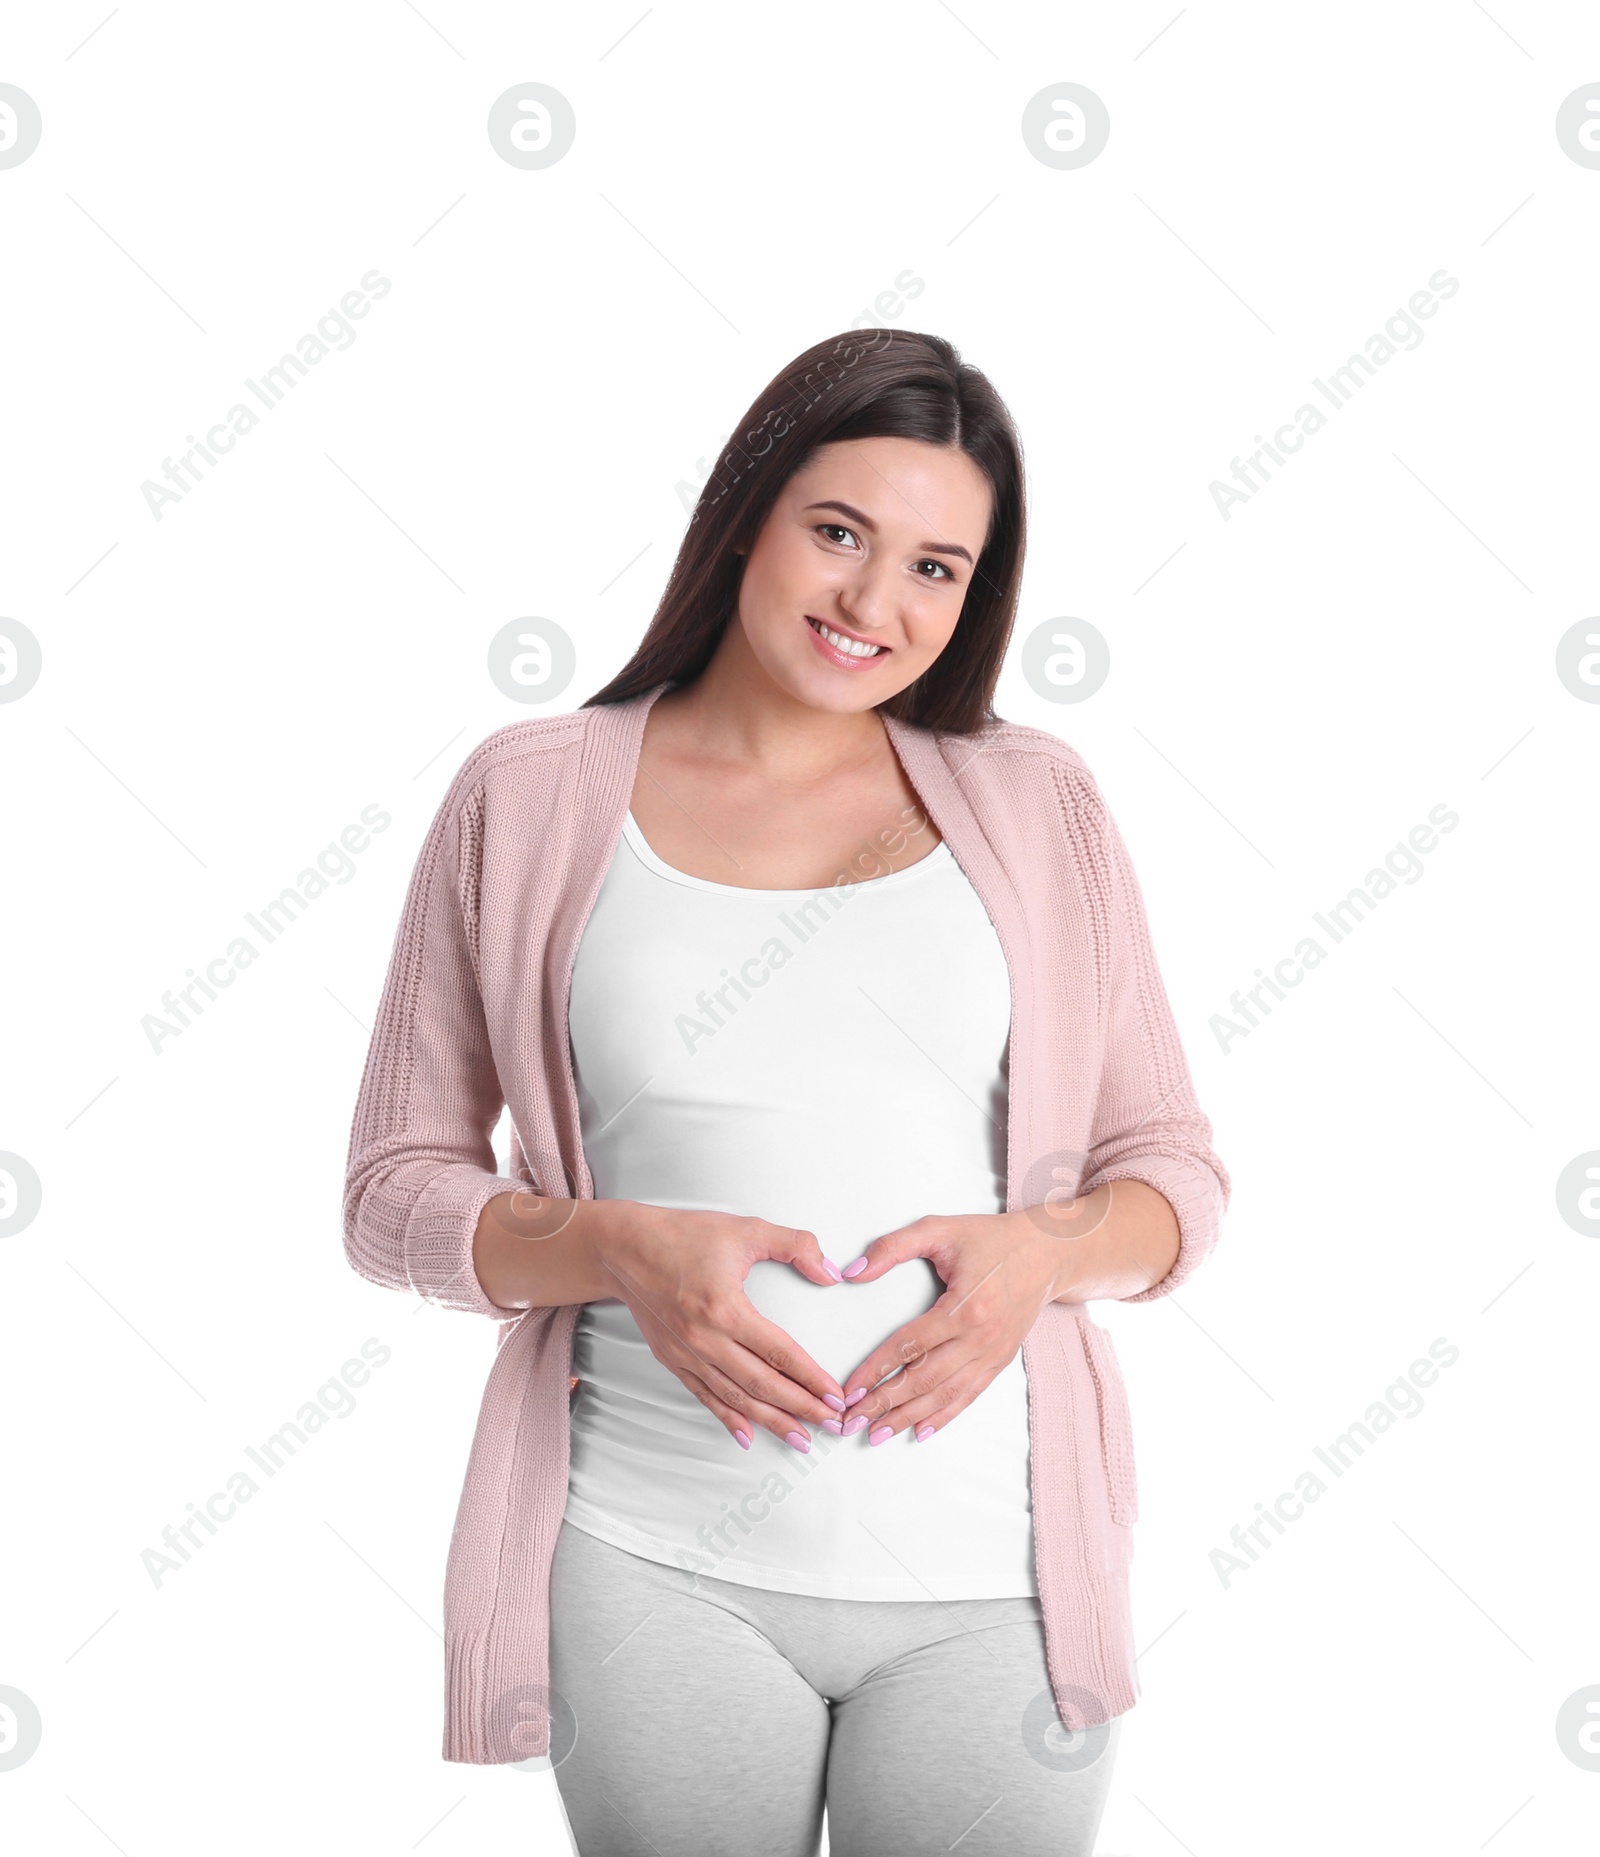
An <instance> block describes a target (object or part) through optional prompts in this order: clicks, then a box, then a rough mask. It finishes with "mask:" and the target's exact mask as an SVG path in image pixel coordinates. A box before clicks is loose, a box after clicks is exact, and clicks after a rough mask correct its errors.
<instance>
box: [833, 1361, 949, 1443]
mask: <svg viewBox="0 0 1600 1857" xmlns="http://www.w3.org/2000/svg"><path fill="white" fill-rule="evenodd" d="M973 1361H974V1351H973V1348H972V1345H971V1343H970V1341H968V1342H963V1341H962V1340H961V1339H960V1338H959V1337H957V1338H955V1339H953V1340H950V1341H946V1342H944V1343H942V1344H941V1345H940V1346H939V1347H937V1348H933V1349H931V1350H930V1351H928V1352H927V1353H925V1354H924V1355H922V1357H921V1358H920V1359H918V1360H916V1361H915V1362H913V1363H911V1364H910V1365H908V1366H907V1367H905V1368H904V1370H902V1371H897V1372H893V1373H891V1374H890V1375H889V1377H888V1378H887V1379H884V1380H880V1381H879V1382H878V1383H877V1384H876V1385H875V1386H872V1387H870V1388H869V1389H868V1390H867V1391H866V1392H865V1393H864V1394H863V1395H862V1397H861V1398H860V1399H858V1400H857V1401H856V1403H855V1404H854V1405H853V1406H851V1407H850V1408H849V1410H848V1412H847V1413H846V1415H845V1422H844V1424H843V1426H842V1427H841V1435H842V1436H844V1437H853V1436H854V1435H855V1433H856V1432H859V1431H865V1432H866V1433H867V1435H868V1437H871V1436H872V1435H873V1434H874V1433H875V1432H877V1431H878V1430H879V1429H880V1427H881V1426H883V1425H888V1426H890V1427H891V1429H892V1430H894V1431H899V1430H902V1429H904V1426H905V1423H906V1420H905V1413H906V1412H907V1411H908V1410H910V1408H911V1407H912V1406H914V1405H918V1404H919V1403H920V1404H921V1406H922V1408H923V1409H925V1410H930V1411H931V1410H933V1409H934V1407H935V1406H936V1405H938V1404H939V1403H942V1402H948V1401H949V1399H950V1397H951V1395H950V1393H949V1391H948V1389H949V1387H950V1386H951V1384H952V1383H953V1382H954V1381H955V1380H956V1379H957V1378H958V1377H959V1376H960V1375H962V1374H963V1373H965V1372H966V1371H967V1370H968V1369H969V1368H970V1366H971V1365H972V1363H973ZM850 1378H851V1380H854V1379H855V1378H856V1376H855V1375H854V1374H851V1376H850ZM847 1397H848V1395H847ZM930 1400H931V1401H932V1402H933V1404H932V1405H929V1404H928V1403H927V1402H929V1401H930Z"/></svg>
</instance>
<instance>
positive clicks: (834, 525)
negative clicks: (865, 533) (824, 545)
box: [817, 522, 855, 542]
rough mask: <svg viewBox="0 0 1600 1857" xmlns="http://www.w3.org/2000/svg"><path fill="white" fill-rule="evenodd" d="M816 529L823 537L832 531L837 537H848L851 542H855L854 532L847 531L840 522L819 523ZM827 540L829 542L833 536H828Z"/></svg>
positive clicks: (852, 530) (851, 530)
mask: <svg viewBox="0 0 1600 1857" xmlns="http://www.w3.org/2000/svg"><path fill="white" fill-rule="evenodd" d="M817 528H818V531H819V532H820V533H822V534H824V535H827V534H828V531H829V530H830V529H832V530H833V531H834V533H835V534H837V535H848V536H849V537H850V539H851V540H852V541H854V540H855V530H854V529H847V528H846V527H845V526H844V524H843V523H842V522H819V523H818V524H817ZM828 540H829V541H830V542H831V541H832V540H833V536H832V535H828Z"/></svg>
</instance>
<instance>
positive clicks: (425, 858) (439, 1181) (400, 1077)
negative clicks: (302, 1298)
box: [344, 770, 526, 1321]
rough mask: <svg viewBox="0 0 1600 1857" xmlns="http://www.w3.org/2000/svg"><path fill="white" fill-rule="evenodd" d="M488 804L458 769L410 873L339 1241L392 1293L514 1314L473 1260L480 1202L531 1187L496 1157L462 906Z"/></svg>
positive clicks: (353, 1144)
mask: <svg viewBox="0 0 1600 1857" xmlns="http://www.w3.org/2000/svg"><path fill="white" fill-rule="evenodd" d="M481 804H482V790H481V787H480V788H477V789H471V788H470V786H469V782H468V780H467V779H466V778H465V770H463V773H462V775H458V776H457V779H456V781H455V782H454V783H452V786H451V789H450V792H449V793H448V794H447V795H446V796H445V799H444V802H443V804H442V805H441V806H440V808H439V811H438V813H437V814H436V815H435V817H434V821H433V824H432V826H431V827H430V828H429V831H428V835H427V838H426V840H425V841H424V843H423V846H422V851H421V853H420V855H419V856H418V858H417V862H416V867H415V869H414V870H413V872H412V875H411V884H410V887H409V889H408V891H407V893H406V900H405V908H404V911H403V913H402V916H401V920H400V927H399V931H398V933H397V934H396V936H395V942H394V951H393V953H392V955H391V957H390V961H389V972H388V978H387V979H386V981H385V982H384V988H383V996H382V999H381V1000H380V1002H379V1005H378V1018H377V1023H376V1025H375V1026H374V1028H373V1032H372V1042H371V1045H370V1047H369V1048H368V1051H367V1061H366V1068H365V1070H364V1071H363V1073H362V1078H361V1089H360V1093H359V1095H358V1097H357V1099H356V1107H355V1116H354V1120H353V1123H352V1126H351V1131H350V1149H349V1155H348V1159H347V1162H346V1167H345V1183H344V1248H345V1256H346V1258H347V1259H348V1260H349V1262H350V1264H351V1266H352V1267H353V1268H354V1269H356V1270H358V1271H360V1273H361V1274H362V1276H364V1277H369V1278H370V1279H371V1280H372V1281H373V1282H374V1283H379V1284H382V1285H383V1286H384V1287H385V1288H387V1289H397V1290H412V1291H415V1292H416V1294H417V1295H419V1296H423V1297H428V1298H431V1299H433V1300H434V1301H436V1302H439V1303H442V1304H443V1305H444V1306H445V1307H446V1308H450V1309H462V1310H470V1311H472V1312H473V1313H475V1314H478V1315H487V1316H492V1317H494V1318H495V1319H496V1320H499V1321H509V1320H514V1319H515V1318H516V1317H517V1316H518V1315H519V1314H521V1313H522V1312H521V1311H520V1310H516V1309H504V1308H502V1307H501V1306H500V1305H499V1304H498V1303H494V1302H491V1301H490V1300H489V1298H488V1297H487V1296H486V1295H485V1294H484V1292H483V1287H482V1285H481V1284H480V1283H479V1281H478V1275H477V1271H476V1270H475V1269H474V1267H473V1261H472V1240H473V1235H474V1233H475V1231H476V1229H477V1223H478V1214H479V1213H480V1212H481V1210H482V1209H483V1206H484V1204H485V1202H486V1201H488V1200H490V1199H493V1198H494V1197H495V1196H496V1195H497V1194H500V1193H511V1192H516V1191H518V1190H522V1191H526V1182H524V1181H518V1180H512V1179H507V1178H505V1177H504V1176H502V1175H500V1174H498V1173H496V1171H495V1164H494V1144H493V1140H492V1136H493V1132H494V1128H495V1125H496V1123H497V1122H498V1121H499V1119H500V1112H501V1109H502V1108H503V1106H504V1102H505V1098H504V1095H503V1093H502V1091H501V1087H500V1078H499V1075H498V1072H497V1071H496V1069H495V1064H494V1057H493V1053H492V1051H491V1048H490V1043H489V1034H488V1028H487V1024H486V1022H485V1015H484V1009H483V999H482V995H481V993H480V990H479V984H478V972H477V963H476V959H475V949H474V946H473V942H472V938H471V935H470V933H469V927H470V920H471V919H472V918H471V912H470V911H469V908H468V905H469V902H473V901H475V899H476V896H477V875H478V873H477V869H476V848H477V845H478V843H479V837H478V834H477V832H476V831H474V830H472V829H471V825H470V822H471V821H473V820H475V819H476V818H477V817H478V813H477V811H476V809H477V808H479V807H481ZM464 823H465V829H464Z"/></svg>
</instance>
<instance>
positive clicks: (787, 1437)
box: [783, 1431, 811, 1451]
mask: <svg viewBox="0 0 1600 1857" xmlns="http://www.w3.org/2000/svg"><path fill="white" fill-rule="evenodd" d="M783 1441H784V1443H785V1444H792V1445H793V1446H794V1448H795V1449H796V1450H797V1451H809V1450H810V1449H811V1440H810V1439H809V1438H808V1437H807V1436H806V1435H805V1433H804V1432H803V1431H786V1432H785V1433H784V1434H783Z"/></svg>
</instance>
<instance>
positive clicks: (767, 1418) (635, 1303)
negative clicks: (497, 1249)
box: [594, 1200, 845, 1451]
mask: <svg viewBox="0 0 1600 1857" xmlns="http://www.w3.org/2000/svg"><path fill="white" fill-rule="evenodd" d="M607 1214H608V1216H607V1218H606V1220H605V1223H604V1225H603V1226H602V1227H601V1228H599V1229H598V1230H597V1234H596V1237H595V1240H594V1248H595V1255H596V1259H597V1261H598V1262H599V1263H600V1265H601V1267H602V1268H603V1270H604V1271H605V1273H606V1275H607V1277H608V1278H609V1280H610V1282H611V1283H612V1284H613V1285H614V1288H613V1289H612V1290H611V1291H609V1292H607V1293H609V1294H613V1295H615V1296H617V1297H618V1298H619V1299H620V1300H621V1301H622V1302H625V1303H626V1304H627V1306H628V1308H629V1309H630V1310H631V1311H632V1313H633V1319H634V1320H635V1321H636V1322H637V1323H638V1324H639V1330H640V1333H641V1334H643V1336H644V1338H645V1340H646V1342H647V1343H648V1344H649V1347H650V1352H651V1353H652V1354H653V1355H654V1356H655V1357H656V1359H657V1360H658V1361H660V1362H661V1364H662V1366H663V1367H665V1368H666V1369H667V1370H668V1371H669V1372H670V1373H674V1374H676V1375H677V1377H678V1378H679V1379H680V1380H681V1381H682V1382H683V1384H684V1385H685V1386H686V1387H688V1389H689V1391H690V1392H691V1393H693V1394H694V1396H695V1398H696V1399H698V1400H699V1401H700V1403H701V1404H702V1405H703V1406H705V1407H706V1409H707V1410H708V1411H710V1412H713V1413H715V1414H716V1416H717V1417H718V1418H719V1419H720V1420H721V1421H722V1423H723V1425H724V1426H725V1427H726V1428H727V1430H728V1431H729V1432H731V1433H732V1434H733V1436H734V1438H735V1440H736V1441H737V1442H738V1443H740V1444H742V1445H743V1446H744V1448H745V1449H746V1450H748V1449H749V1448H750V1441H751V1435H752V1434H751V1427H752V1426H753V1425H760V1426H762V1427H764V1428H765V1429H766V1430H767V1431H770V1432H771V1433H772V1434H773V1436H774V1437H777V1438H782V1439H783V1440H784V1442H785V1443H787V1444H790V1445H793V1446H794V1448H795V1449H796V1450H800V1451H804V1450H809V1449H810V1443H811V1441H810V1436H809V1434H808V1433H806V1432H805V1431H804V1430H803V1429H802V1427H803V1426H804V1425H805V1424H808V1423H809V1424H813V1425H815V1424H817V1423H819V1422H820V1421H821V1420H823V1419H827V1418H831V1417H833V1416H834V1414H836V1413H842V1412H843V1411H844V1403H845V1402H844V1397H843V1394H842V1391H841V1389H840V1386H839V1383H838V1381H836V1380H835V1379H834V1377H833V1375H832V1374H830V1373H825V1372H824V1371H823V1370H822V1368H821V1367H819V1366H818V1365H817V1363H816V1362H815V1361H814V1360H813V1359H812V1358H811V1356H810V1355H809V1354H808V1353H807V1352H806V1351H805V1349H804V1348H802V1347H801V1346H800V1344H799V1343H798V1342H797V1341H795V1340H794V1339H793V1338H792V1337H791V1336H790V1335H788V1334H787V1333H786V1332H785V1331H784V1330H783V1329H781V1328H780V1327H779V1326H778V1325H777V1323H776V1322H769V1321H768V1320H767V1318H766V1317H765V1316H764V1315H761V1314H760V1313H759V1312H758V1311H757V1310H756V1309H755V1307H754V1306H753V1305H752V1303H751V1302H750V1299H749V1297H748V1296H746V1295H745V1291H744V1281H745V1278H746V1277H747V1276H748V1275H749V1274H750V1268H751V1266H752V1265H753V1264H757V1263H760V1262H761V1261H762V1260H763V1259H768V1258H771V1259H775V1260H777V1261H778V1262H780V1263H785V1264H792V1265H793V1266H794V1267H795V1269H796V1270H798V1271H799V1272H800V1274H801V1275H802V1276H803V1277H805V1278H806V1279H807V1280H808V1281H809V1282H811V1283H816V1284H822V1285H827V1284H833V1283H837V1282H838V1281H839V1269H838V1266H837V1265H836V1264H834V1263H833V1262H832V1261H831V1260H830V1259H828V1258H825V1257H824V1256H823V1255H822V1250H821V1247H820V1246H819V1245H818V1243H817V1240H816V1236H815V1234H814V1233H812V1232H805V1231H792V1230H790V1229H789V1228H788V1227H786V1226H779V1225H769V1224H768V1223H767V1222H766V1221H765V1220H764V1219H755V1218H740V1217H736V1216H734V1215H733V1214H731V1213H724V1212H693V1211H691V1212H683V1211H678V1210H676V1209H674V1208H671V1207H666V1206H649V1205H642V1204H639V1203H636V1202H634V1201H630V1200H613V1201H610V1202H607Z"/></svg>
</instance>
